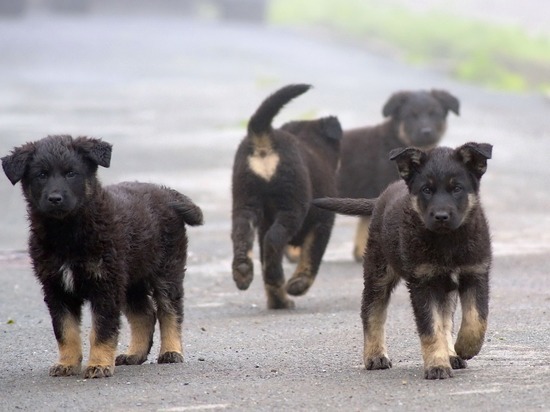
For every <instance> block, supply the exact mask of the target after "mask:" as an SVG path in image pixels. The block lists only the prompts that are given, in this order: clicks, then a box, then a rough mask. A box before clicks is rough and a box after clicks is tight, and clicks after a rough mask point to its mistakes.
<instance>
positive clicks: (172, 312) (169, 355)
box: [154, 269, 183, 363]
mask: <svg viewBox="0 0 550 412" xmlns="http://www.w3.org/2000/svg"><path fill="white" fill-rule="evenodd" d="M179 272H180V273H181V272H182V270H181V269H179ZM154 298H155V301H156V303H157V317H158V320H159V326H160V351H159V357H158V359H157V362H158V363H181V362H183V347H182V324H183V273H181V274H178V275H176V276H174V277H173V278H172V279H170V280H165V281H164V282H163V284H162V285H161V286H160V287H157V288H156V290H155V294H154Z"/></svg>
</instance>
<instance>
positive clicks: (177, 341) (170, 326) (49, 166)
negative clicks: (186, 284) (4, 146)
mask: <svg viewBox="0 0 550 412" xmlns="http://www.w3.org/2000/svg"><path fill="white" fill-rule="evenodd" d="M110 159H111V145H110V144H108V143H106V142H104V141H101V140H99V139H91V138H87V137H78V138H75V139H73V138H72V137H70V136H48V137H46V138H44V139H42V140H39V141H36V142H33V143H27V144H25V145H23V146H20V147H17V148H15V149H14V150H13V151H12V153H11V154H10V155H8V156H6V157H4V158H2V166H3V168H4V172H5V173H6V175H7V177H8V178H9V180H10V181H11V182H12V183H13V184H16V183H17V182H19V181H21V184H22V188H23V195H24V197H25V200H26V202H27V212H28V218H29V222H30V239H29V253H30V256H31V258H32V263H33V266H34V271H35V274H36V277H37V278H38V280H39V281H40V283H41V284H42V290H43V292H44V300H45V302H46V305H47V306H48V309H49V312H50V315H51V318H52V324H53V330H54V333H55V337H56V339H57V343H58V346H59V362H58V363H57V364H55V365H54V366H52V367H51V369H50V375H52V376H67V375H74V374H77V373H79V371H80V365H81V362H82V347H81V338H80V323H81V311H82V305H83V303H84V302H85V301H89V302H90V306H91V310H92V331H91V334H90V356H89V359H88V365H87V367H86V368H85V370H84V377H85V378H99V377H107V376H111V375H112V374H113V372H114V368H115V363H116V364H117V365H135V364H141V363H143V362H144V361H145V360H146V359H147V355H148V354H149V351H150V349H151V345H152V343H153V333H154V329H155V323H156V318H157V317H158V320H159V324H160V334H161V346H160V354H159V357H158V362H159V363H174V362H182V361H183V350H182V342H181V332H182V330H181V328H182V322H183V277H184V272H185V263H186V258H187V236H186V230H185V224H189V225H199V224H201V223H202V212H201V210H200V209H199V208H198V207H197V206H196V205H195V204H193V202H191V200H190V199H188V198H187V197H186V196H184V195H182V194H180V193H178V192H176V191H175V190H172V189H169V188H166V187H160V186H156V185H152V184H145V183H137V182H134V183H121V184H117V185H112V186H107V187H105V188H103V187H102V186H101V185H100V182H99V180H98V178H97V176H96V172H97V169H98V166H103V167H109V164H110ZM121 310H123V311H124V313H125V314H126V316H127V318H128V321H129V323H130V327H131V333H132V337H131V343H130V347H129V349H128V352H127V353H126V354H122V355H119V356H118V357H116V362H115V351H116V348H117V342H118V335H119V328H120V313H121Z"/></svg>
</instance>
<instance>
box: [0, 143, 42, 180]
mask: <svg viewBox="0 0 550 412" xmlns="http://www.w3.org/2000/svg"><path fill="white" fill-rule="evenodd" d="M34 151H35V146H34V144H33V143H27V144H25V145H23V146H21V147H16V148H15V149H13V150H12V152H11V154H9V155H7V156H4V157H3V158H2V168H3V169H4V173H5V174H6V176H7V177H8V179H10V182H11V183H12V184H13V185H15V184H16V183H17V182H19V181H20V180H21V179H22V178H23V176H25V171H26V170H27V165H28V164H29V162H30V160H31V159H32V156H33V154H34Z"/></svg>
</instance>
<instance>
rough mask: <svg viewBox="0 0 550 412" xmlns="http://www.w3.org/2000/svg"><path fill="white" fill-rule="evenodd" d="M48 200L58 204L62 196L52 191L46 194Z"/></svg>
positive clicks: (61, 200) (55, 204)
mask: <svg viewBox="0 0 550 412" xmlns="http://www.w3.org/2000/svg"><path fill="white" fill-rule="evenodd" d="M48 202H50V203H51V204H52V205H54V206H58V205H59V204H61V202H63V196H61V195H60V194H59V193H53V194H51V195H49V196H48Z"/></svg>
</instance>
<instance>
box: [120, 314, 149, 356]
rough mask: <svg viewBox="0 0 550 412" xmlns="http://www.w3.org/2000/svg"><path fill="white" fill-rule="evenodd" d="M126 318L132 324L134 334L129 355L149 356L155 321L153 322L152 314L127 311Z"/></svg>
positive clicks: (132, 333)
mask: <svg viewBox="0 0 550 412" xmlns="http://www.w3.org/2000/svg"><path fill="white" fill-rule="evenodd" d="M126 318H127V319H128V323H129V324H130V329H131V335H132V337H131V340H130V346H129V347H128V355H138V356H139V357H147V355H148V353H149V345H150V342H151V338H152V336H153V332H154V327H155V323H154V322H151V317H150V316H146V315H143V314H140V315H138V314H135V313H127V314H126Z"/></svg>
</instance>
